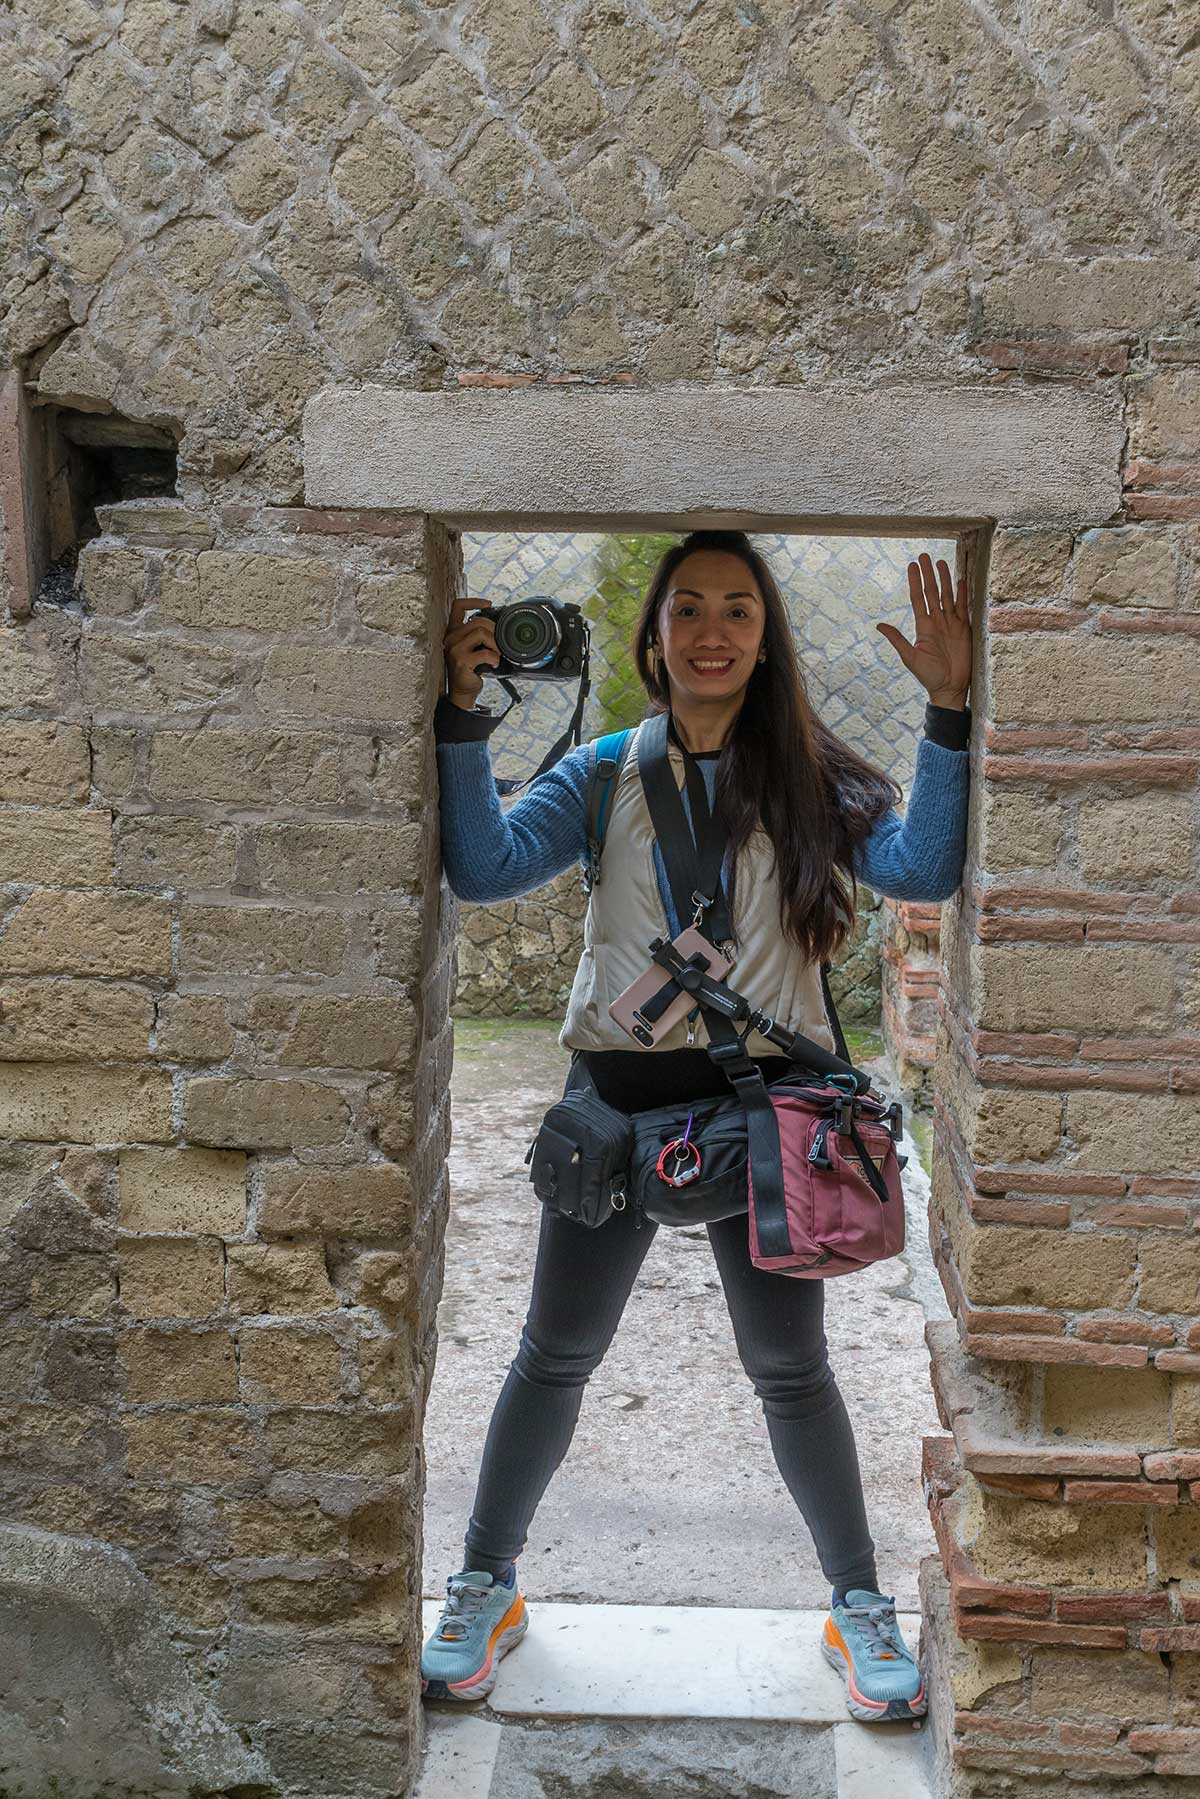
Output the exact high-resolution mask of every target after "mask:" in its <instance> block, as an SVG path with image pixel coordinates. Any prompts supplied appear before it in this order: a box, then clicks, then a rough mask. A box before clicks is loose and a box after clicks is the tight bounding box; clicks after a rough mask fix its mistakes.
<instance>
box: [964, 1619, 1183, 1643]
mask: <svg viewBox="0 0 1200 1799" xmlns="http://www.w3.org/2000/svg"><path fill="white" fill-rule="evenodd" d="M956 1620H957V1623H958V1630H959V1635H960V1636H964V1637H978V1638H981V1639H986V1640H987V1641H989V1642H994V1643H1069V1644H1071V1645H1073V1647H1075V1648H1076V1649H1124V1648H1125V1646H1126V1642H1127V1640H1128V1638H1127V1633H1126V1632H1125V1630H1124V1629H1123V1628H1122V1627H1121V1626H1120V1625H1116V1624H1091V1625H1089V1624H1069V1623H1061V1622H1059V1623H1051V1622H1049V1621H1048V1620H1046V1619H1042V1618H998V1617H995V1616H993V1615H992V1613H990V1612H973V1611H961V1612H959V1613H957V1614H956ZM1142 1634H1143V1636H1144V1635H1145V1634H1146V1633H1145V1632H1143V1633H1142ZM1151 1634H1153V1633H1151ZM1168 1634H1169V1633H1168ZM1197 1634H1198V1635H1200V1633H1197ZM1147 1646H1148V1645H1146V1644H1145V1643H1143V1644H1142V1647H1143V1648H1146V1647H1147ZM1151 1647H1153V1645H1151ZM1181 1647H1182V1645H1181Z"/></svg>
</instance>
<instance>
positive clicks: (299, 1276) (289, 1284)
mask: <svg viewBox="0 0 1200 1799" xmlns="http://www.w3.org/2000/svg"><path fill="white" fill-rule="evenodd" d="M226 1286H227V1289H228V1293H229V1302H230V1304H231V1305H232V1306H233V1308H234V1310H235V1311H238V1312H244V1313H248V1314H251V1313H252V1314H256V1315H257V1314H261V1313H272V1314H274V1315H276V1316H287V1315H289V1314H296V1313H305V1314H311V1313H319V1312H331V1311H336V1309H337V1305H338V1296H337V1294H336V1293H335V1292H334V1289H333V1287H332V1286H331V1284H330V1280H329V1275H328V1273H327V1272H326V1268H325V1257H324V1254H323V1252H322V1250H321V1247H320V1245H319V1244H307V1243H306V1244H300V1245H294V1246H291V1245H290V1246H288V1247H286V1248H285V1247H284V1246H283V1245H281V1244H274V1243H235V1244H232V1245H231V1246H230V1248H229V1250H228V1251H227V1269H226Z"/></svg>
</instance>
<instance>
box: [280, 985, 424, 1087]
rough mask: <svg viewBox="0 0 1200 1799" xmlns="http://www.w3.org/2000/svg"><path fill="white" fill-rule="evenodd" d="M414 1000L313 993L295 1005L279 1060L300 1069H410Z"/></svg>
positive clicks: (414, 1035) (413, 1048)
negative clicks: (290, 1025)
mask: <svg viewBox="0 0 1200 1799" xmlns="http://www.w3.org/2000/svg"><path fill="white" fill-rule="evenodd" d="M416 1049H417V1012H416V1007H415V1006H414V1005H413V1002H412V1001H411V1000H408V999H397V998H394V997H392V996H390V995H385V994H367V993H364V994H354V995H344V996H342V995H336V994H324V993H323V994H319V995H318V994H314V995H313V996H312V997H311V998H306V999H302V1000H300V1001H299V1003H298V1004H297V1007H296V1013H295V1020H294V1023H293V1025H292V1028H291V1030H290V1031H289V1033H288V1035H287V1038H286V1040H285V1042H284V1044H283V1046H282V1049H281V1052H280V1057H279V1060H280V1062H281V1063H282V1064H283V1065H285V1066H288V1067H299V1068H387V1069H392V1070H395V1071H403V1070H405V1069H408V1068H411V1066H412V1059H413V1056H414V1055H415V1054H416Z"/></svg>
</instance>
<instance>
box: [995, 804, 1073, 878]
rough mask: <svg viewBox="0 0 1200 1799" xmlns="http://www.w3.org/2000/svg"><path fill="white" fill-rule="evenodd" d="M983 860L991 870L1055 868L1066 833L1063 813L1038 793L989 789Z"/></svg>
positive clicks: (1058, 806) (1058, 807)
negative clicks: (1063, 834) (1064, 832)
mask: <svg viewBox="0 0 1200 1799" xmlns="http://www.w3.org/2000/svg"><path fill="white" fill-rule="evenodd" d="M980 800H981V804H982V808H983V833H982V841H981V857H982V860H983V861H984V862H985V863H986V864H987V866H988V867H990V868H1053V867H1054V866H1055V864H1056V863H1057V860H1058V848H1059V843H1060V841H1061V839H1062V832H1063V810H1062V807H1061V806H1060V805H1058V804H1057V802H1056V801H1054V800H1052V799H1050V798H1049V797H1048V796H1047V795H1046V794H1044V793H1041V792H1038V791H1036V790H1024V789H1021V788H1017V787H1014V786H1008V785H1005V786H1003V787H1001V786H997V785H996V784H995V783H993V784H991V785H989V786H986V787H985V788H984V789H983V792H982V793H981V795H980Z"/></svg>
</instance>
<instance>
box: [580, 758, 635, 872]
mask: <svg viewBox="0 0 1200 1799" xmlns="http://www.w3.org/2000/svg"><path fill="white" fill-rule="evenodd" d="M633 737H634V731H633V729H632V728H630V729H628V730H625V731H610V732H609V733H608V735H607V736H605V737H598V738H597V739H596V741H595V743H593V744H591V745H590V746H589V753H588V778H587V853H586V855H585V857H584V861H583V891H584V892H585V893H590V892H591V891H592V888H593V887H594V886H595V884H596V882H597V881H598V880H599V879H600V854H601V851H602V850H603V847H604V833H605V830H606V829H607V826H608V812H609V805H610V801H611V798H612V795H613V793H614V792H615V791H616V784H617V781H618V780H619V779H620V774H621V769H622V768H623V766H624V763H625V758H626V756H628V754H629V750H630V746H631V745H632V743H633Z"/></svg>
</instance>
